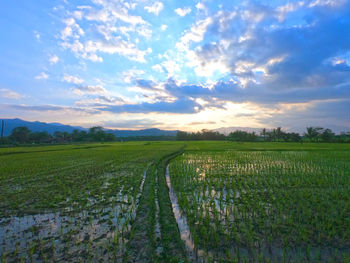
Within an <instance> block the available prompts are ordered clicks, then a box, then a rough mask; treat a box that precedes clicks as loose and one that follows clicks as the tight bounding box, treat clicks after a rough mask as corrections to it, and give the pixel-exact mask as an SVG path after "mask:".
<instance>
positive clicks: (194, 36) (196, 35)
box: [176, 17, 213, 49]
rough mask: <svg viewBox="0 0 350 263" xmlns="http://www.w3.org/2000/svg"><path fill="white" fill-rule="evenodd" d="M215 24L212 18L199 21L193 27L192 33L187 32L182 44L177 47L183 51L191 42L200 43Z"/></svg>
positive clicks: (182, 38)
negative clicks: (208, 29)
mask: <svg viewBox="0 0 350 263" xmlns="http://www.w3.org/2000/svg"><path fill="white" fill-rule="evenodd" d="M212 22H213V20H212V18H211V17H207V18H206V19H203V20H199V21H197V23H196V24H195V25H194V26H192V27H191V29H190V31H188V32H186V33H185V34H184V35H183V36H182V37H181V41H180V43H177V44H176V46H177V47H178V48H180V49H183V48H185V47H187V46H188V45H189V43H190V42H200V41H202V40H203V38H204V34H205V32H206V31H207V27H208V26H209V25H210V24H211V23H212Z"/></svg>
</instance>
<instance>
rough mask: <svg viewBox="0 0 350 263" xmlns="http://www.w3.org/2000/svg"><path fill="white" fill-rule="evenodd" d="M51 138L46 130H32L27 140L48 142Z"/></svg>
mask: <svg viewBox="0 0 350 263" xmlns="http://www.w3.org/2000/svg"><path fill="white" fill-rule="evenodd" d="M51 139H52V137H51V135H50V134H49V133H48V132H46V131H43V132H33V133H31V134H30V135H29V140H30V141H31V142H35V143H48V142H50V141H51Z"/></svg>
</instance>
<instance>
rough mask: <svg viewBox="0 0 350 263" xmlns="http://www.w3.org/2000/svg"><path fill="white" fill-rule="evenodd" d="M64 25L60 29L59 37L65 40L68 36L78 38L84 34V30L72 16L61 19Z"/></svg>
mask: <svg viewBox="0 0 350 263" xmlns="http://www.w3.org/2000/svg"><path fill="white" fill-rule="evenodd" d="M63 23H65V24H66V27H65V28H64V29H63V30H62V31H61V39H62V40H66V39H68V38H70V37H72V38H75V39H78V38H80V37H81V36H83V35H84V34H85V32H84V30H83V29H82V28H81V27H80V26H79V24H77V23H76V21H75V19H74V18H72V17H71V18H68V19H65V20H64V21H63Z"/></svg>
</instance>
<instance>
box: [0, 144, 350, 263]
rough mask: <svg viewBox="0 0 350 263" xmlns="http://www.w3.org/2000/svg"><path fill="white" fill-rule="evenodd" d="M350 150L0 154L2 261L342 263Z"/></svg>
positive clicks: (86, 147)
mask: <svg viewBox="0 0 350 263" xmlns="http://www.w3.org/2000/svg"><path fill="white" fill-rule="evenodd" d="M349 183H350V146H349V145H346V144H342V145H340V144H338V145H337V144H316V143H315V144H297V143H295V144H294V143H232V142H210V141H207V142H205V141H204V142H186V143H184V142H128V143H105V144H80V145H58V146H44V147H15V148H0V262H350V205H349V204H350V191H349V190H350V184H349Z"/></svg>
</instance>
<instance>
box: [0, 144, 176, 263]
mask: <svg viewBox="0 0 350 263" xmlns="http://www.w3.org/2000/svg"><path fill="white" fill-rule="evenodd" d="M177 147H178V146H176V145H168V144H166V143H147V142H146V143H145V142H143V143H128V144H103V145H102V144H89V145H77V146H46V147H32V148H13V149H6V148H4V149H0V171H1V174H0V189H1V191H0V255H1V257H0V258H1V260H0V261H1V262H20V261H23V262H28V261H33V262H46V261H60V262H62V261H70V262H77V261H91V262H94V261H98V260H102V261H122V259H123V257H124V256H125V254H126V252H127V251H126V249H127V247H126V244H127V243H128V241H129V238H130V230H131V226H132V224H133V222H134V220H135V217H136V210H137V207H138V203H139V200H140V197H141V193H142V190H143V186H144V182H145V177H146V173H147V170H148V168H149V167H150V166H151V165H152V163H153V162H155V161H156V160H158V159H159V158H160V157H162V156H163V155H165V154H169V153H171V152H173V151H174V149H175V148H177Z"/></svg>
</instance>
